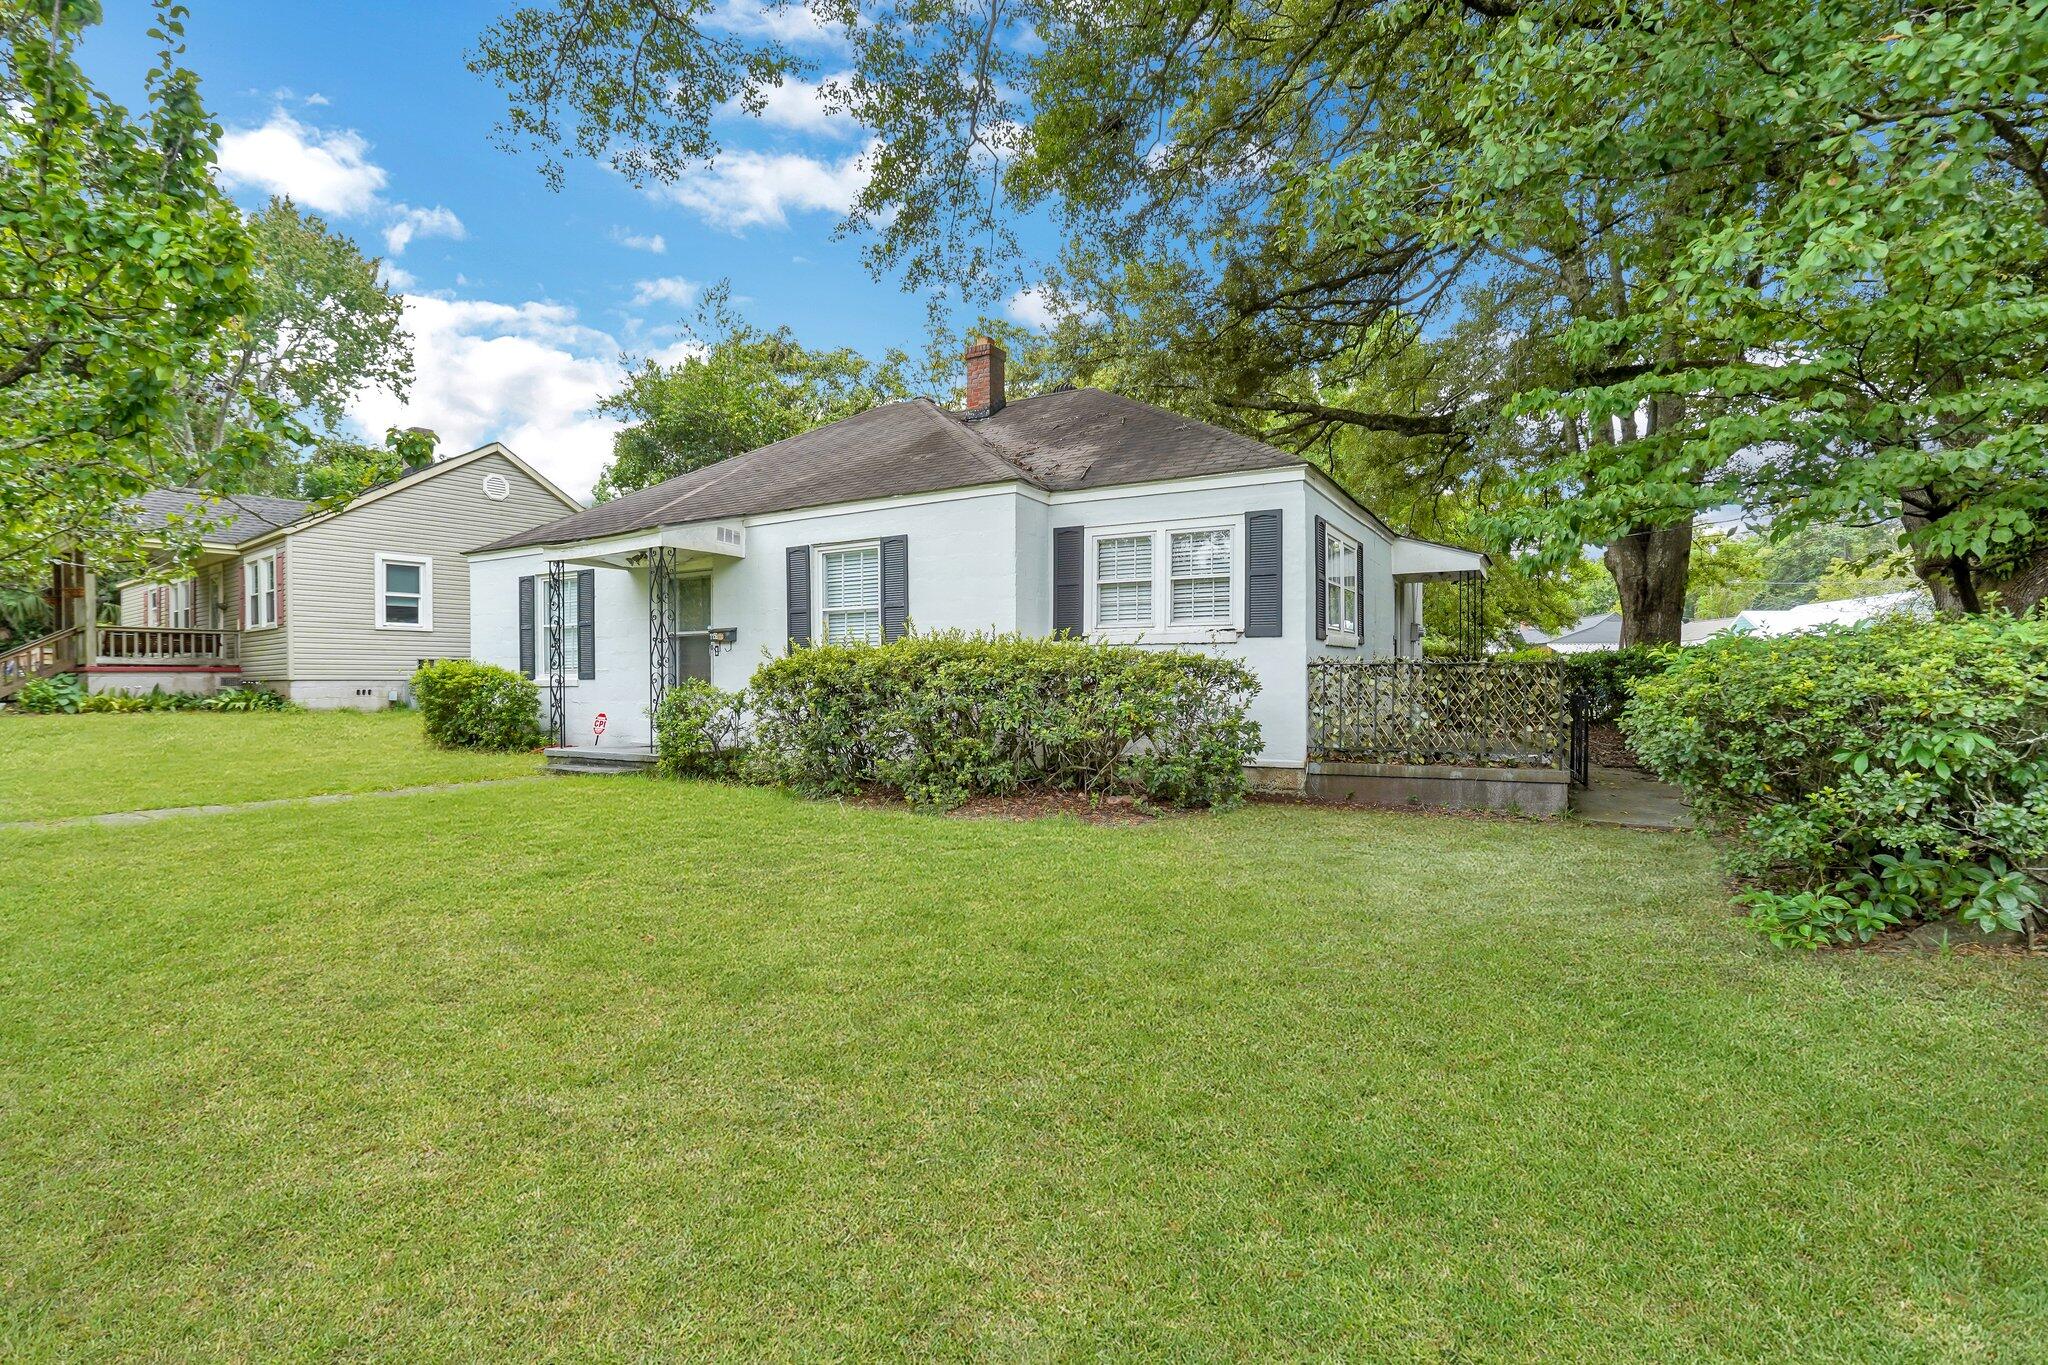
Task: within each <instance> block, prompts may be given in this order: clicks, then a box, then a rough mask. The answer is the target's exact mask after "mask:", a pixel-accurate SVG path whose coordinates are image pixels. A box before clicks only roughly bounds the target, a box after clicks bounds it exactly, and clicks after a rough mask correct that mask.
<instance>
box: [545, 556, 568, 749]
mask: <svg viewBox="0 0 2048 1365" xmlns="http://www.w3.org/2000/svg"><path fill="white" fill-rule="evenodd" d="M568 589H569V572H568V566H567V565H566V564H564V563H563V562H562V561H561V560H559V559H551V560H549V561H548V631H547V635H548V728H549V729H551V730H552V731H554V735H555V745H556V747H558V748H560V747H563V746H566V745H567V744H568V742H569V714H568V701H569V698H568V679H567V678H566V677H565V676H564V675H563V665H564V662H565V656H566V655H567V653H568V648H567V645H566V644H565V640H566V638H567V637H566V631H567V629H568V624H569V622H568V604H567V603H566V602H565V601H564V600H563V599H565V598H566V597H567V596H568V595H569V592H568Z"/></svg>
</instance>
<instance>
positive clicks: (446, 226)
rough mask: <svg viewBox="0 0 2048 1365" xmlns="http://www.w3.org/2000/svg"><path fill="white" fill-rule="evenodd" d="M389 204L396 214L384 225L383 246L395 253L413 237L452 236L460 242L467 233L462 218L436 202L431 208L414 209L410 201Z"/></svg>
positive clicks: (401, 252) (403, 248)
mask: <svg viewBox="0 0 2048 1365" xmlns="http://www.w3.org/2000/svg"><path fill="white" fill-rule="evenodd" d="M392 207H393V210H394V211H395V212H396V213H397V214H398V218H397V220H396V221H395V222H393V223H392V224H391V225H390V226H389V227H387V228H385V229H384V246H385V248H386V249H387V250H388V251H390V253H391V254H392V255H394V256H398V255H402V254H403V253H404V251H405V248H406V247H407V246H408V245H410V244H411V242H412V239H413V238H415V237H452V238H454V239H455V240H456V241H458V242H459V241H461V240H462V239H463V238H465V237H467V236H469V229H467V228H465V227H463V226H462V220H461V219H460V218H457V217H456V216H455V215H454V214H453V213H452V212H450V211H449V210H448V209H445V208H443V207H441V206H440V205H439V204H436V205H434V207H432V208H430V209H416V208H413V207H412V206H411V205H409V204H396V205H393V206H392Z"/></svg>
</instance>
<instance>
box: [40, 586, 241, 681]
mask: <svg viewBox="0 0 2048 1365" xmlns="http://www.w3.org/2000/svg"><path fill="white" fill-rule="evenodd" d="M50 568H51V588H50V593H51V597H52V599H53V605H54V606H55V609H56V618H57V628H56V629H55V630H53V631H51V632H50V633H49V634H47V635H43V636H41V637H39V638H37V639H34V640H26V641H23V642H22V643H20V644H17V645H14V646H12V647H10V648H9V649H7V650H6V651H4V652H0V701H6V700H7V699H9V698H11V697H12V696H14V694H15V693H17V692H19V691H20V690H21V689H22V688H23V687H25V686H26V685H27V684H28V683H29V682H30V681H32V680H34V679H36V678H53V677H56V676H57V675H58V674H60V673H71V674H78V675H84V676H88V677H89V676H93V675H97V674H102V673H105V674H113V675H119V674H123V673H131V674H163V673H196V674H208V673H232V672H234V671H235V670H236V669H237V668H238V667H239V665H240V663H241V656H242V651H241V636H240V633H239V632H238V631H232V630H196V629H192V628H190V627H184V626H111V625H103V624H101V623H100V621H99V619H98V602H97V597H98V588H97V585H96V584H95V583H94V581H93V573H92V570H91V569H89V568H88V567H86V565H85V564H84V563H83V562H82V561H81V560H79V559H78V558H76V557H73V558H70V559H61V560H57V561H55V562H54V563H52V565H51V566H50ZM112 685H113V686H116V687H118V686H119V685H120V684H119V683H118V682H115V683H113V684H112Z"/></svg>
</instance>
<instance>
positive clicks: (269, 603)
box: [242, 550, 277, 630]
mask: <svg viewBox="0 0 2048 1365" xmlns="http://www.w3.org/2000/svg"><path fill="white" fill-rule="evenodd" d="M276 624H277V551H275V550H272V551H271V552H270V553H269V554H267V555H257V556H256V557H255V558H253V559H247V560H244V561H243V562H242V629H244V630H267V629H269V628H270V627H272V626H274V625H276Z"/></svg>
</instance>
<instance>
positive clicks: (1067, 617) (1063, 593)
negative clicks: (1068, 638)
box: [1052, 526, 1088, 635]
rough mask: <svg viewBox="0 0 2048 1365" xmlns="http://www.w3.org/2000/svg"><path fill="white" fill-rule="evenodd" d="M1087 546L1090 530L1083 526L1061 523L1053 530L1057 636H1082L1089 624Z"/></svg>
mask: <svg viewBox="0 0 2048 1365" xmlns="http://www.w3.org/2000/svg"><path fill="white" fill-rule="evenodd" d="M1087 549H1088V542H1087V533H1086V530H1085V528H1083V527H1080V526H1062V527H1060V528H1059V529H1058V530H1056V531H1054V532H1053V533H1052V633H1053V634H1055V635H1079V634H1081V632H1082V631H1083V629H1084V628H1085V627H1086V624H1087V623H1086V621H1085V620H1084V618H1083V615H1082V611H1081V597H1082V593H1083V589H1084V579H1085V572H1084V558H1085V556H1086V554H1087Z"/></svg>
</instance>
